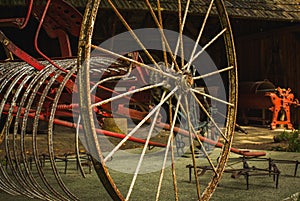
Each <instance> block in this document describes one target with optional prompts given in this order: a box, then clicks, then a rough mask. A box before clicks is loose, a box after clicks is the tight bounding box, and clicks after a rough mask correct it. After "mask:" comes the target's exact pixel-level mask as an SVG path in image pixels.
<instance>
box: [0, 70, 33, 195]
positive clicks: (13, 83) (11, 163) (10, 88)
mask: <svg viewBox="0 0 300 201" xmlns="http://www.w3.org/2000/svg"><path fill="white" fill-rule="evenodd" d="M28 71H29V69H28V68H23V70H21V71H19V74H17V75H16V77H14V80H13V81H11V83H10V85H9V86H8V88H7V90H6V91H5V94H4V96H3V99H2V101H1V105H0V111H3V107H4V105H5V103H6V101H7V99H8V98H9V97H11V96H10V95H11V93H12V91H13V89H14V87H15V86H16V84H17V83H18V82H19V81H20V80H21V79H22V78H23V77H24V76H25V75H26V74H27V72H28ZM8 118H11V114H9V115H8ZM5 128H6V131H5V152H6V159H7V163H8V166H9V167H10V170H11V171H12V173H13V174H12V175H13V177H14V178H15V180H14V181H15V182H17V183H18V184H19V188H21V189H20V191H21V193H22V194H24V195H27V196H32V193H31V192H30V190H29V189H27V186H26V184H25V183H24V181H23V180H22V178H21V177H20V175H19V174H18V170H17V169H16V168H15V166H14V161H13V159H12V157H11V155H10V147H9V128H10V125H9V119H8V121H6V125H5ZM7 178H10V177H9V176H8V175H7ZM10 180H11V181H12V179H10Z"/></svg>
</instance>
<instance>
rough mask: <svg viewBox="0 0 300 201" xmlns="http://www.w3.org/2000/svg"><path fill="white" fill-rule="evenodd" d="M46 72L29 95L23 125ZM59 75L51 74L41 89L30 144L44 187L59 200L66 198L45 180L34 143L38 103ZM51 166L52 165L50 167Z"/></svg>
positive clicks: (40, 102) (41, 101)
mask: <svg viewBox="0 0 300 201" xmlns="http://www.w3.org/2000/svg"><path fill="white" fill-rule="evenodd" d="M52 70H53V71H52V72H55V69H54V68H52ZM47 75H48V74H46V76H44V77H43V78H42V79H39V80H38V81H39V82H38V84H37V85H36V86H35V88H34V90H33V92H32V94H31V96H30V100H29V102H28V103H27V106H26V109H27V110H26V113H25V114H24V118H23V126H24V127H25V125H26V123H27V119H28V117H29V112H28V111H29V109H30V107H31V105H32V104H33V101H34V99H35V94H36V93H35V92H37V91H38V90H39V89H40V87H41V85H42V84H43V83H45V81H46V79H47V78H49V77H48V76H47ZM60 75H61V71H60V72H58V73H57V72H56V74H55V75H54V76H52V77H51V79H50V80H49V82H48V83H47V85H46V87H45V89H44V90H43V93H42V95H41V99H40V101H39V105H38V107H37V111H36V114H35V115H34V118H35V120H34V126H33V131H34V132H33V139H32V140H33V141H32V145H33V151H34V160H35V164H36V168H37V170H38V172H39V175H40V177H41V179H42V181H43V183H44V184H45V185H46V187H47V188H48V190H49V191H50V192H52V193H53V194H54V195H55V196H57V197H58V198H59V199H61V200H67V198H65V197H64V196H63V195H61V194H60V193H59V192H58V191H57V190H55V189H54V188H53V187H52V186H51V185H50V183H49V182H48V180H47V178H46V177H45V174H44V171H43V169H42V168H41V165H39V164H40V160H39V156H38V153H37V147H36V144H37V141H36V134H37V126H38V124H37V120H36V118H37V117H38V118H39V116H40V115H39V114H38V113H39V111H38V110H41V109H40V108H41V105H40V104H42V103H43V102H44V101H43V99H44V98H45V97H46V95H47V93H48V91H49V89H50V87H51V86H52V84H53V83H54V82H55V80H56V78H57V77H58V76H60ZM52 168H53V167H52Z"/></svg>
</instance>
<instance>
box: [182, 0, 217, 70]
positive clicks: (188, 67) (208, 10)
mask: <svg viewBox="0 0 300 201" xmlns="http://www.w3.org/2000/svg"><path fill="white" fill-rule="evenodd" d="M213 3H214V0H211V1H210V4H209V7H208V9H207V12H206V15H205V17H204V20H203V23H202V26H201V29H200V31H199V34H198V37H197V40H196V42H195V45H194V49H193V51H192V53H191V57H190V61H192V60H194V55H195V53H196V50H197V46H198V44H199V42H200V40H201V37H202V34H203V31H204V28H205V25H206V23H207V19H208V16H209V14H210V12H211V9H212V6H213ZM191 64H192V62H188V65H187V66H185V67H186V68H187V70H189V69H190V66H191Z"/></svg>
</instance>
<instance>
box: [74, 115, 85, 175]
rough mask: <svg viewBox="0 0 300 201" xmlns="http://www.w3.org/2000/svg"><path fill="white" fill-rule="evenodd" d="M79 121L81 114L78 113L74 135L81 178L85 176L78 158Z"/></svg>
mask: <svg viewBox="0 0 300 201" xmlns="http://www.w3.org/2000/svg"><path fill="white" fill-rule="evenodd" d="M80 121H81V115H78V119H77V126H76V135H75V152H76V161H77V165H78V167H79V170H80V173H81V175H82V177H83V178H86V176H85V173H84V170H83V167H82V164H81V159H80V150H79V126H78V125H80Z"/></svg>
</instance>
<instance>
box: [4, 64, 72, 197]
mask: <svg viewBox="0 0 300 201" xmlns="http://www.w3.org/2000/svg"><path fill="white" fill-rule="evenodd" d="M55 62H56V63H57V64H58V65H59V66H61V67H62V68H64V69H66V70H67V72H68V73H65V72H62V71H61V70H59V69H57V68H55V67H54V66H52V65H50V64H47V62H42V64H43V65H45V68H44V69H43V70H41V71H37V70H35V69H34V68H33V67H32V66H30V65H28V64H27V63H25V62H5V63H1V64H0V74H1V77H0V94H1V103H0V118H1V121H2V122H5V123H3V124H2V126H1V127H0V131H1V135H0V136H1V138H0V143H1V154H0V157H1V161H2V162H1V163H0V188H1V189H2V190H3V191H5V192H7V193H9V194H12V195H20V194H21V195H25V196H27V197H30V198H39V199H43V200H57V199H59V200H77V199H78V198H77V197H76V196H75V195H74V194H73V193H72V192H70V190H69V189H68V188H67V186H66V185H65V184H64V182H63V180H62V178H61V176H60V174H59V168H58V167H57V164H56V161H55V153H54V147H53V132H54V129H53V128H54V124H55V121H56V120H57V118H58V117H57V116H56V113H57V108H62V107H59V104H61V103H64V104H72V103H71V102H70V100H71V98H70V100H61V94H62V93H69V96H70V97H71V96H72V94H71V93H72V90H71V89H70V88H67V87H66V85H67V83H68V82H70V81H71V83H72V80H74V79H75V74H76V70H77V66H76V59H67V60H57V61H55ZM42 121H43V122H47V127H48V128H47V150H48V153H47V155H48V157H49V161H50V164H51V172H50V174H49V171H48V170H45V169H44V168H42V165H43V164H42V163H41V161H42V160H41V154H42V153H41V151H40V149H41V147H39V144H40V142H39V140H38V130H39V125H40V124H41V122H42ZM29 127H30V128H31V130H32V131H31V133H30V135H31V146H28V143H26V141H25V137H26V136H27V135H28V133H26V130H28V128H29ZM44 143H45V142H44ZM74 147H75V146H74ZM33 164H34V165H33ZM32 165H33V167H32ZM53 176H54V178H55V179H54V180H55V181H56V182H55V183H56V184H55V185H54V184H53ZM49 177H51V178H52V180H51V182H50V181H49Z"/></svg>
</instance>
